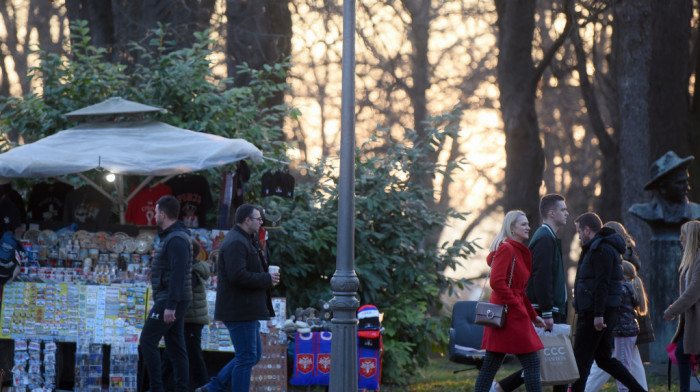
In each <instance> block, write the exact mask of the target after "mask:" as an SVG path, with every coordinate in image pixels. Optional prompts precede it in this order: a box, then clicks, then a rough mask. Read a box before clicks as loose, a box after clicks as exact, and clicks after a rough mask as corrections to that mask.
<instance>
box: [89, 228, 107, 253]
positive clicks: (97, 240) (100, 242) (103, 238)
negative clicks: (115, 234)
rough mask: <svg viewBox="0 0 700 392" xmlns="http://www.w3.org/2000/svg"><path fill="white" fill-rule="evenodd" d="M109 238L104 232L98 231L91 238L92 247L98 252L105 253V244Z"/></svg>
mask: <svg viewBox="0 0 700 392" xmlns="http://www.w3.org/2000/svg"><path fill="white" fill-rule="evenodd" d="M110 238H111V236H110V235H109V234H108V233H107V232H104V231H98V232H97V233H95V236H94V237H93V241H94V245H95V246H96V247H97V249H99V250H100V252H103V253H104V252H107V243H108V242H109V240H110Z"/></svg>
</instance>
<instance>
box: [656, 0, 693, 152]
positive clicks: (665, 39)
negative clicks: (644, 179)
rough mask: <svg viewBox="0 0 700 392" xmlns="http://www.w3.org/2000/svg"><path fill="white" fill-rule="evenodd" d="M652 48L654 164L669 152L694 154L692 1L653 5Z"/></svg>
mask: <svg viewBox="0 0 700 392" xmlns="http://www.w3.org/2000/svg"><path fill="white" fill-rule="evenodd" d="M651 7H652V9H651V14H652V15H654V17H653V18H652V24H651V26H652V33H651V37H652V41H651V44H652V48H651V69H650V71H651V74H650V78H649V82H650V90H649V130H650V137H651V140H650V145H649V146H650V148H651V150H650V154H651V155H650V158H651V161H654V160H656V159H657V158H659V157H661V155H663V154H664V153H666V151H668V150H674V151H675V152H676V153H677V154H678V155H679V156H681V157H684V156H688V155H689V154H690V153H691V151H692V148H691V145H690V138H689V128H690V117H689V107H690V102H689V95H688V75H689V69H688V64H689V62H690V61H689V59H690V45H689V44H688V42H689V40H690V19H691V16H692V8H693V4H692V0H671V1H670V2H663V3H661V2H658V1H653V2H652V3H651Z"/></svg>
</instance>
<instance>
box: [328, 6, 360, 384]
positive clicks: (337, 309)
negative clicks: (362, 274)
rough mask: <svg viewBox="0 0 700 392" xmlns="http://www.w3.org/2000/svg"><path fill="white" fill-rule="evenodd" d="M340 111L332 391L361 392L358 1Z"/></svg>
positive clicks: (347, 40)
mask: <svg viewBox="0 0 700 392" xmlns="http://www.w3.org/2000/svg"><path fill="white" fill-rule="evenodd" d="M341 94H342V100H341V115H340V179H339V183H338V243H337V247H336V249H337V255H336V270H335V273H334V274H333V278H331V289H332V290H333V299H332V300H331V306H332V308H333V320H332V321H331V322H332V331H333V339H332V341H331V375H330V384H329V390H330V392H357V377H358V376H357V308H359V306H360V302H359V301H358V299H357V290H358V288H359V287H360V281H359V280H358V279H357V275H356V274H355V0H343V81H342V93H341Z"/></svg>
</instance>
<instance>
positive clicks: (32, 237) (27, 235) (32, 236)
mask: <svg viewBox="0 0 700 392" xmlns="http://www.w3.org/2000/svg"><path fill="white" fill-rule="evenodd" d="M39 234H41V232H40V231H39V230H37V229H29V230H27V231H25V232H24V237H22V238H23V239H25V240H27V241H31V243H32V244H38V243H39Z"/></svg>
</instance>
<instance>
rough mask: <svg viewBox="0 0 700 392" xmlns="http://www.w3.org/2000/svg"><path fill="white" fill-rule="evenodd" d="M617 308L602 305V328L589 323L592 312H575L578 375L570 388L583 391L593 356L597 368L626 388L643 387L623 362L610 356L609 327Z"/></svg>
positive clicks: (638, 389)
mask: <svg viewBox="0 0 700 392" xmlns="http://www.w3.org/2000/svg"><path fill="white" fill-rule="evenodd" d="M618 312H619V309H618V308H612V307H608V308H605V314H604V315H603V320H604V322H605V324H606V325H607V327H605V328H603V330H602V331H597V330H596V329H595V327H594V325H593V319H594V318H595V316H594V315H593V312H585V313H582V314H579V315H578V321H577V322H576V339H575V341H574V356H575V357H576V364H577V365H578V373H579V377H580V378H579V379H578V381H576V382H575V383H573V384H572V385H571V390H572V392H584V390H585V389H586V380H587V379H588V374H589V373H590V372H591V365H593V360H595V361H596V363H597V364H598V366H599V367H600V368H601V369H603V370H605V371H606V372H608V374H610V375H611V376H613V377H614V378H615V379H616V380H617V381H619V382H621V383H622V384H624V385H625V386H626V387H627V388H629V390H630V392H641V391H644V388H642V386H641V385H639V383H638V382H637V380H635V378H634V376H632V375H631V374H630V372H629V370H627V368H626V367H625V365H623V364H622V362H620V361H618V360H617V359H615V358H613V357H612V353H613V345H614V342H615V341H614V339H613V336H612V330H613V328H614V327H615V324H617V317H618Z"/></svg>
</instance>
